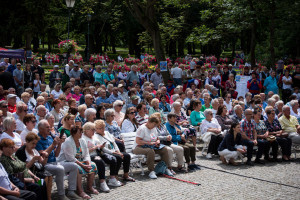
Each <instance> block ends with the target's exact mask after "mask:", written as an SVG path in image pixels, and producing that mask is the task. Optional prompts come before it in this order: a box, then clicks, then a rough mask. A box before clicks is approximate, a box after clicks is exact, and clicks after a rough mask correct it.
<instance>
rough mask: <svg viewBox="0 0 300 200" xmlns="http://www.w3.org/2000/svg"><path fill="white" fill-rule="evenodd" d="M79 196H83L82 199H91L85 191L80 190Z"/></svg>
mask: <svg viewBox="0 0 300 200" xmlns="http://www.w3.org/2000/svg"><path fill="white" fill-rule="evenodd" d="M79 196H80V197H81V198H83V199H91V197H90V196H89V195H87V194H86V193H85V192H81V193H80V194H79Z"/></svg>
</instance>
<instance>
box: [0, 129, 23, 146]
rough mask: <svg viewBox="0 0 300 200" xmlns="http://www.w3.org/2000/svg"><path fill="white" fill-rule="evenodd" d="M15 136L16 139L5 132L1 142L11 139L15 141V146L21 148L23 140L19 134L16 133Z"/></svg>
mask: <svg viewBox="0 0 300 200" xmlns="http://www.w3.org/2000/svg"><path fill="white" fill-rule="evenodd" d="M13 134H14V137H11V136H10V135H8V134H7V133H6V132H3V133H2V135H1V139H0V141H1V140H3V139H4V138H8V139H11V140H12V141H14V143H15V146H16V147H17V148H20V147H21V146H22V140H21V137H20V135H19V134H18V133H16V132H13Z"/></svg>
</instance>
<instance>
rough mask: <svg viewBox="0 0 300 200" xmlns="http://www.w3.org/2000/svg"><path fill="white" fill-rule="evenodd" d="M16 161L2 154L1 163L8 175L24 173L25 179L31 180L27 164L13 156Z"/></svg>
mask: <svg viewBox="0 0 300 200" xmlns="http://www.w3.org/2000/svg"><path fill="white" fill-rule="evenodd" d="M12 157H13V158H14V160H13V159H12V158H11V157H8V156H5V155H3V154H2V156H1V158H0V162H1V163H2V165H3V167H4V168H5V170H6V172H7V173H8V174H16V173H20V172H23V173H24V178H31V176H30V174H29V173H28V168H27V167H26V163H25V162H22V161H21V160H19V158H17V157H16V156H14V155H12Z"/></svg>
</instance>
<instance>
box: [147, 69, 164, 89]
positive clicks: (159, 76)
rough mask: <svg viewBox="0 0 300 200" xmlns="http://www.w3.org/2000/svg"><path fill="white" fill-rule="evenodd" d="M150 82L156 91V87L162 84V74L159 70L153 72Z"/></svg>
mask: <svg viewBox="0 0 300 200" xmlns="http://www.w3.org/2000/svg"><path fill="white" fill-rule="evenodd" d="M150 81H151V82H152V83H153V84H154V89H156V90H157V89H158V85H159V84H160V83H163V82H164V79H163V77H162V74H161V73H160V68H159V67H157V68H156V70H155V72H154V73H153V74H152V75H151V78H150Z"/></svg>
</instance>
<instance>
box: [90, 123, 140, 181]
mask: <svg viewBox="0 0 300 200" xmlns="http://www.w3.org/2000/svg"><path fill="white" fill-rule="evenodd" d="M95 128H96V135H95V137H96V138H97V139H98V140H99V141H100V143H101V144H102V145H104V147H103V148H102V152H103V154H101V158H102V159H103V160H104V162H105V163H107V164H109V165H110V179H109V181H108V185H109V186H114V187H119V186H121V185H122V183H121V182H120V181H118V180H117V179H116V177H118V173H119V170H120V167H121V164H122V162H123V171H124V175H123V179H124V180H125V181H135V180H134V179H133V178H131V177H130V176H129V174H128V172H129V167H130V155H129V154H128V153H124V152H123V153H122V152H120V150H119V148H118V145H117V144H116V142H115V139H114V136H113V135H111V134H110V133H109V132H108V131H105V122H104V121H103V120H96V121H95Z"/></svg>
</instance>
